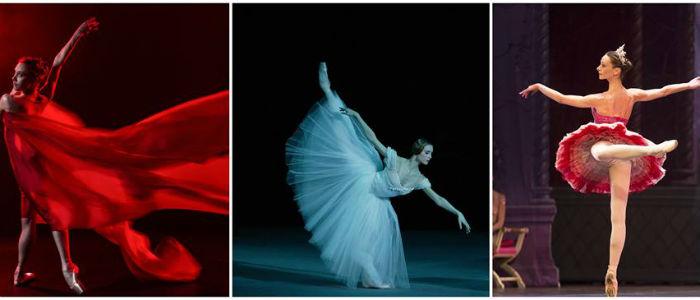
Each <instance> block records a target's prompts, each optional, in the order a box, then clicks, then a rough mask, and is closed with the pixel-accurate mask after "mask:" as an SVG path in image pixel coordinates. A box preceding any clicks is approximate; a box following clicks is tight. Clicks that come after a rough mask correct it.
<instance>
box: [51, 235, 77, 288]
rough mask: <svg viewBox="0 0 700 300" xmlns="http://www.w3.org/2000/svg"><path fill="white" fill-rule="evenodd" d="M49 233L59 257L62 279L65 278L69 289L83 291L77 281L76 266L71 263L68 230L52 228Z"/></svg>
mask: <svg viewBox="0 0 700 300" xmlns="http://www.w3.org/2000/svg"><path fill="white" fill-rule="evenodd" d="M51 234H52V235H53V240H54V242H55V243H56V249H58V255H59V256H60V257H61V270H62V271H63V279H65V280H66V283H67V284H68V287H69V288H70V289H71V291H73V292H74V293H76V294H78V295H80V294H82V293H83V288H82V286H81V284H80V282H78V267H77V266H76V265H75V264H73V259H72V258H71V255H70V242H69V238H68V230H53V231H51Z"/></svg>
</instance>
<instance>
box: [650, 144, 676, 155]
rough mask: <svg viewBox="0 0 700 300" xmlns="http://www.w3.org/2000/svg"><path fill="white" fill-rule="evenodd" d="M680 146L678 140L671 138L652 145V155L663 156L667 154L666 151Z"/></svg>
mask: <svg viewBox="0 0 700 300" xmlns="http://www.w3.org/2000/svg"><path fill="white" fill-rule="evenodd" d="M676 147H678V141H676V140H670V141H665V142H663V143H661V144H658V145H654V146H652V150H651V153H650V155H652V156H656V157H662V156H664V155H666V153H669V152H671V151H673V150H675V149H676Z"/></svg>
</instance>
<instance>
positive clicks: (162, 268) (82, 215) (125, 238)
mask: <svg viewBox="0 0 700 300" xmlns="http://www.w3.org/2000/svg"><path fill="white" fill-rule="evenodd" d="M228 99H229V93H228V91H223V92H219V93H216V94H213V95H209V96H206V97H202V98H199V99H195V100H191V101H188V102H186V103H183V104H180V105H178V106H175V107H173V108H170V109H168V110H165V111H163V112H160V113H158V114H155V115H153V116H151V117H149V118H146V119H145V120H143V121H140V122H138V123H136V124H133V125H129V126H126V127H123V128H120V129H117V130H103V129H91V128H86V127H84V126H83V125H82V122H81V121H80V120H79V119H78V118H77V117H76V116H75V115H73V114H72V113H70V112H69V111H67V110H66V109H64V108H61V107H60V106H58V105H57V104H55V103H53V102H51V103H49V104H48V106H47V107H46V108H45V110H44V111H43V113H42V114H41V115H37V116H31V115H26V114H16V113H7V112H5V113H4V115H3V118H2V119H3V121H4V124H5V132H4V133H5V142H6V144H7V150H8V153H9V155H10V160H11V162H12V168H13V170H14V173H15V176H16V178H17V183H18V185H19V188H20V191H21V193H22V214H23V217H28V216H29V214H35V215H38V216H37V217H38V218H37V220H38V221H39V222H42V221H43V222H46V223H47V224H49V226H51V227H52V228H53V229H71V228H89V229H94V230H95V231H96V232H98V233H99V234H101V235H102V236H104V237H105V238H107V239H108V240H110V241H111V242H113V243H115V244H117V245H118V246H119V247H120V248H121V252H122V254H123V256H124V259H125V261H126V264H127V266H128V267H129V269H130V270H131V272H132V273H133V274H134V275H135V276H137V277H138V278H141V279H158V280H168V281H189V280H193V279H195V278H197V276H198V275H199V271H200V266H199V264H198V263H197V261H196V260H195V259H194V258H193V257H192V255H190V253H189V252H188V251H187V250H186V249H185V248H184V247H183V246H182V245H181V244H180V243H178V242H177V241H176V240H175V239H172V238H166V239H164V240H163V241H162V242H161V243H160V245H159V246H157V247H156V250H155V251H153V250H152V248H151V245H150V241H149V239H148V237H146V236H145V235H143V234H141V233H139V232H137V231H135V230H133V229H132V228H131V220H134V219H137V218H139V217H143V216H145V215H146V214H148V213H150V212H153V211H155V210H163V209H184V210H194V211H202V212H210V213H216V214H228V213H229V195H228V194H229V193H228V192H229V191H228V184H229V178H228V174H229V172H228V167H229V155H228V151H229V141H228V137H229V124H228V115H229V114H228V112H229V101H228Z"/></svg>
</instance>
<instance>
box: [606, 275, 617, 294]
mask: <svg viewBox="0 0 700 300" xmlns="http://www.w3.org/2000/svg"><path fill="white" fill-rule="evenodd" d="M605 296H606V297H617V275H616V274H615V272H613V271H608V273H606V274H605Z"/></svg>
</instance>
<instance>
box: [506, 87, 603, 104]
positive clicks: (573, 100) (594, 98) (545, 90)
mask: <svg viewBox="0 0 700 300" xmlns="http://www.w3.org/2000/svg"><path fill="white" fill-rule="evenodd" d="M538 91H539V92H542V94H543V95H545V96H547V98H549V99H552V100H554V101H556V102H559V103H561V104H565V105H569V106H573V107H579V108H587V107H594V106H595V105H596V102H598V101H600V100H601V99H602V96H601V95H600V94H591V95H586V96H578V95H564V94H562V93H560V92H558V91H557V90H555V89H552V88H550V87H548V86H546V85H544V84H541V83H535V84H533V85H530V86H528V87H527V88H526V89H524V90H522V91H521V92H520V93H519V94H520V96H521V97H523V98H527V96H528V95H529V94H530V93H536V92H538Z"/></svg>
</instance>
